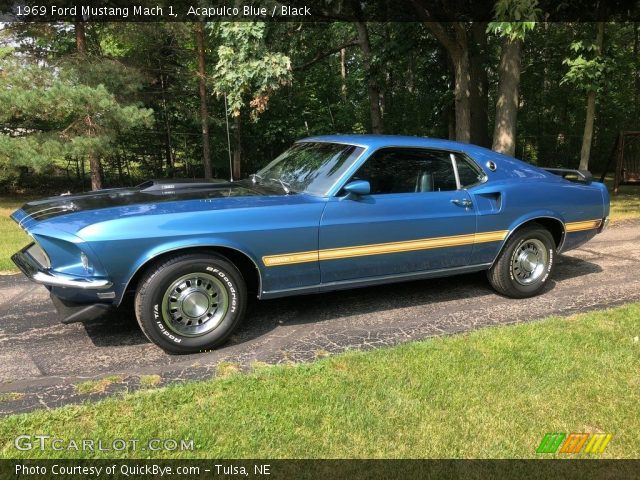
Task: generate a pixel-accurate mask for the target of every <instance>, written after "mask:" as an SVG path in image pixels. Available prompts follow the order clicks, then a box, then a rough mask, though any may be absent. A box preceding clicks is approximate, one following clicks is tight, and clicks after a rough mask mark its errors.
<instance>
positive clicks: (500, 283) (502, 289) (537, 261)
mask: <svg viewBox="0 0 640 480" xmlns="http://www.w3.org/2000/svg"><path fill="white" fill-rule="evenodd" d="M555 255H556V249H555V241H554V240H553V237H552V236H551V233H549V231H548V230H546V229H545V228H544V227H542V226H538V225H529V226H527V227H524V228H522V229H520V230H518V231H516V232H515V233H514V234H513V235H512V236H511V238H509V240H508V241H507V244H506V245H505V246H504V248H503V249H502V252H501V253H500V255H499V256H498V259H497V260H496V261H495V263H494V264H493V266H492V267H491V268H490V269H489V271H488V272H487V277H488V278H489V282H490V283H491V285H492V286H493V288H495V289H496V290H497V291H498V293H501V294H502V295H506V296H507V297H512V298H527V297H533V296H535V295H538V294H539V293H540V292H541V291H542V290H543V289H544V287H545V284H546V282H547V280H548V279H549V277H550V276H551V272H552V270H553V264H554V262H555Z"/></svg>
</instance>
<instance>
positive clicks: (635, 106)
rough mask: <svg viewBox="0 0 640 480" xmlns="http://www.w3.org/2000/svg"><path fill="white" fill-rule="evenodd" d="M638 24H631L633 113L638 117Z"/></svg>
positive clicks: (639, 84) (639, 104) (639, 103)
mask: <svg viewBox="0 0 640 480" xmlns="http://www.w3.org/2000/svg"><path fill="white" fill-rule="evenodd" d="M639 26H640V25H639V24H638V22H635V23H634V24H633V58H634V59H635V62H634V72H633V73H634V76H635V81H634V85H635V89H634V93H633V111H634V113H635V117H636V118H638V114H640V51H639V49H638V45H639V44H640V35H638V27H639Z"/></svg>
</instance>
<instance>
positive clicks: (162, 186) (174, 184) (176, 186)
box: [136, 178, 232, 193]
mask: <svg viewBox="0 0 640 480" xmlns="http://www.w3.org/2000/svg"><path fill="white" fill-rule="evenodd" d="M231 185H232V183H231V182H229V181H228V180H222V179H218V178H214V179H211V180H205V179H203V178H201V179H194V180H185V179H168V178H167V179H160V180H147V181H146V182H143V183H141V184H140V185H137V186H136V188H139V189H140V191H141V192H144V193H164V192H167V193H169V192H176V191H185V190H203V189H208V188H222V187H229V186H231Z"/></svg>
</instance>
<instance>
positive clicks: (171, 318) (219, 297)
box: [162, 273, 229, 337]
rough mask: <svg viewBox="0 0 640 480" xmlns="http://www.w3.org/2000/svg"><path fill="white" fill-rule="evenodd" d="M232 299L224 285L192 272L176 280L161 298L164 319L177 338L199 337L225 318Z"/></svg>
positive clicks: (208, 276) (216, 280)
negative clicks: (179, 336) (180, 336)
mask: <svg viewBox="0 0 640 480" xmlns="http://www.w3.org/2000/svg"><path fill="white" fill-rule="evenodd" d="M228 309H229V297H228V295H227V291H226V289H225V288H224V286H223V285H222V282H220V280H218V279H217V278H215V277H214V276H213V275H210V274H208V273H190V274H187V275H183V276H181V277H180V278H178V279H177V280H175V281H174V282H173V283H172V284H171V285H170V286H169V288H168V289H167V290H166V292H165V294H164V297H163V299H162V317H163V319H164V320H165V322H166V324H167V326H168V327H169V328H170V329H171V330H173V331H174V332H175V333H177V334H178V335H182V336H185V337H198V336H200V335H204V334H205V333H208V332H210V331H212V330H213V329H214V328H216V327H217V326H218V325H219V324H220V322H222V320H223V319H224V317H225V315H226V313H227V310H228Z"/></svg>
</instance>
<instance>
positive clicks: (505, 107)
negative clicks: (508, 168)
mask: <svg viewBox="0 0 640 480" xmlns="http://www.w3.org/2000/svg"><path fill="white" fill-rule="evenodd" d="M521 51H522V41H521V40H519V39H511V38H509V37H504V38H503V40H502V53H501V55H500V66H499V68H498V73H499V80H498V98H497V101H496V118H495V125H494V128H493V146H492V148H493V150H495V151H496V152H499V153H504V154H505V155H511V156H514V155H515V153H516V127H517V123H518V104H519V92H518V90H519V87H520V63H521Z"/></svg>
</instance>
